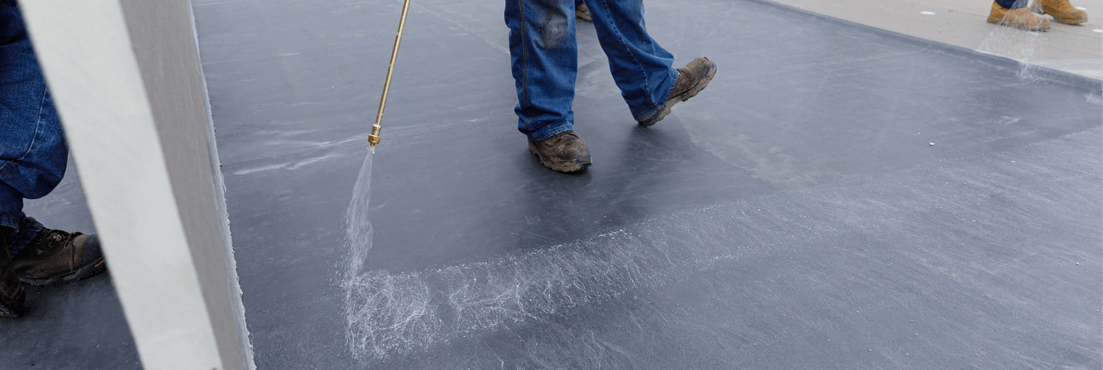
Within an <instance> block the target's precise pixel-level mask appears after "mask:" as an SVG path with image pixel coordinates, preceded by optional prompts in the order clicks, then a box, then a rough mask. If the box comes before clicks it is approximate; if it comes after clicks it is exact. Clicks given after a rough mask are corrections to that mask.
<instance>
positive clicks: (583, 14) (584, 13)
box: [574, 4, 594, 23]
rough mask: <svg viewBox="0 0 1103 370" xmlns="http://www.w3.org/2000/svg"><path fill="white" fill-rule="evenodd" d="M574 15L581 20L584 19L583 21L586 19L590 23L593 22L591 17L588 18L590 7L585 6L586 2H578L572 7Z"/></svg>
mask: <svg viewBox="0 0 1103 370" xmlns="http://www.w3.org/2000/svg"><path fill="white" fill-rule="evenodd" d="M574 16H575V17H578V19H581V20H584V21H587V22H590V23H593V22H594V21H593V20H592V19H590V8H587V7H586V4H578V5H577V6H575V7H574Z"/></svg>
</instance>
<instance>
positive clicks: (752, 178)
mask: <svg viewBox="0 0 1103 370" xmlns="http://www.w3.org/2000/svg"><path fill="white" fill-rule="evenodd" d="M193 5H194V11H195V15H196V19H197V23H198V30H199V37H200V49H201V52H202V58H203V67H204V71H205V73H206V75H207V79H208V86H209V88H210V96H211V103H212V110H213V113H214V119H215V124H216V127H217V129H218V131H217V133H218V143H219V151H220V156H221V158H222V161H223V164H224V166H223V172H224V174H225V176H226V185H227V198H228V199H227V200H228V205H229V211H230V219H231V230H232V232H233V240H234V247H235V251H236V256H237V258H238V269H239V270H238V273H239V275H240V278H241V285H242V289H243V291H244V303H245V306H246V316H247V318H248V324H249V329H250V331H251V333H252V336H253V344H254V346H255V351H256V357H257V363H258V366H259V367H260V368H265V369H269V368H271V369H308V368H318V369H345V368H387V369H392V368H410V369H423V368H439V369H455V368H499V367H500V368H578V369H590V368H654V369H668V368H848V369H849V368H871V369H880V368H986V369H1007V368H1059V367H1068V368H1099V367H1100V366H1101V365H1103V360H1101V356H1100V353H1101V352H1103V334H1101V332H1100V327H1103V322H1101V321H1103V320H1101V317H1103V314H1101V313H1100V306H1101V304H1103V274H1101V271H1103V266H1101V260H1103V248H1101V245H1103V231H1101V229H1103V189H1101V184H1103V174H1101V172H1103V171H1101V168H1103V160H1101V159H1103V144H1101V138H1103V132H1101V128H1100V126H1101V125H1103V107H1101V103H1100V100H1101V99H1100V90H1101V88H1100V82H1099V81H1098V80H1086V79H1083V78H1079V77H1075V76H1068V75H1064V74H1061V73H1058V72H1052V71H1049V70H1045V69H1039V68H1036V67H1031V66H1021V65H1019V64H1018V63H1016V62H1014V61H1010V60H1005V59H1000V58H996V57H992V56H988V55H983V54H979V53H975V52H972V51H968V50H962V49H957V48H953V47H948V46H945V45H941V44H934V43H930V42H926V41H921V40H914V39H911V38H908V37H905V36H900V35H895V34H890V33H887V32H883V31H878V30H874V29H870V28H867V27H863V26H857V25H853V24H848V23H844V22H840V21H836V20H832V19H827V18H823V17H820V16H816V15H811V14H806V13H803V12H800V11H795V10H792V9H789V8H785V7H781V6H777V5H773V4H771V3H763V2H757V1H718V0H713V1H709V0H706V1H692V2H690V1H664V0H654V1H651V0H649V1H648V2H647V14H648V19H647V21H648V27H649V30H650V31H651V32H652V34H653V36H654V37H655V38H656V39H657V40H658V41H659V42H660V43H662V45H663V46H664V47H666V48H667V49H669V50H670V51H671V52H673V53H674V54H675V55H676V56H677V63H678V64H683V63H685V62H688V61H689V60H690V59H692V58H694V57H697V56H708V57H709V58H710V59H712V60H713V61H715V62H716V63H717V64H718V66H719V72H718V74H717V76H716V79H715V80H713V81H712V83H711V84H710V85H709V88H708V89H706V90H705V91H704V92H702V93H701V94H700V95H698V96H697V97H695V98H693V99H692V100H690V101H688V102H686V103H682V104H679V105H678V106H677V107H675V109H674V113H673V114H672V115H670V116H668V117H667V118H666V119H665V120H664V121H663V122H660V123H659V124H658V125H656V126H653V127H651V128H647V129H643V128H638V127H636V126H635V123H634V122H633V121H632V118H631V116H630V114H629V113H628V109H627V107H626V106H625V105H624V103H623V101H622V100H621V98H620V96H619V92H618V91H617V89H616V87H615V85H614V84H613V81H612V78H611V77H610V76H609V72H608V65H607V61H606V59H605V57H604V54H602V52H601V50H600V47H599V46H598V44H597V40H596V38H595V36H594V33H593V27H592V26H591V25H589V24H580V25H578V30H579V32H578V33H579V36H578V38H579V48H580V50H579V61H580V62H579V77H578V83H577V96H576V100H575V114H576V120H577V126H576V130H577V132H578V133H579V135H581V137H582V138H583V139H585V140H586V142H587V143H588V144H589V146H590V149H591V152H592V153H593V156H594V161H595V164H594V166H592V167H591V168H590V169H589V170H588V171H587V172H585V173H583V174H579V175H572V176H568V175H561V174H557V173H553V172H551V171H549V170H547V169H544V168H543V167H542V166H540V165H539V163H538V162H537V160H536V159H535V157H533V156H532V155H531V154H529V153H528V152H527V150H526V147H525V142H524V137H523V136H522V135H521V134H519V133H517V132H516V131H515V128H514V127H515V125H516V123H515V122H516V118H515V116H514V115H513V113H512V107H513V105H514V104H515V103H516V100H515V95H514V90H513V80H512V78H511V77H510V75H509V57H508V53H507V49H506V35H507V33H508V30H507V29H506V27H505V25H504V24H503V21H502V14H501V11H502V4H501V3H496V2H475V1H467V2H459V1H441V0H425V1H418V0H415V1H414V5H413V6H412V8H411V10H410V15H409V20H408V23H407V32H406V34H405V36H404V38H403V49H402V51H401V53H400V55H399V60H398V66H397V67H396V75H395V78H394V82H393V85H392V90H391V96H390V100H389V103H388V110H387V114H386V116H385V119H384V123H383V127H384V128H383V133H382V139H383V140H382V144H381V145H380V146H379V148H378V149H377V153H376V154H375V156H374V161H375V163H374V166H375V168H374V177H373V179H372V185H373V191H372V220H373V226H374V229H375V239H374V249H372V250H371V252H370V253H369V256H368V260H367V261H365V263H366V264H367V266H368V268H369V269H370V272H368V273H366V274H365V275H364V276H362V277H361V279H360V281H361V282H364V283H365V284H362V285H359V286H357V287H356V288H355V290H354V291H353V292H354V293H355V294H354V296H355V297H357V299H355V300H352V301H351V306H349V307H346V304H347V302H346V300H345V294H346V292H345V291H344V290H343V289H341V288H340V283H341V280H342V279H343V276H344V275H343V273H344V271H343V270H341V268H340V267H339V266H340V265H341V262H342V261H343V259H344V258H345V257H346V253H347V251H346V250H345V248H344V246H343V244H342V234H343V232H344V225H343V222H342V217H343V215H344V211H345V208H346V207H347V206H348V202H349V199H350V196H351V192H352V186H353V182H354V181H355V179H356V176H357V171H358V170H359V169H360V165H361V162H362V161H363V159H364V156H365V150H366V146H367V141H366V139H367V130H368V127H369V126H370V124H371V121H372V119H373V118H374V113H375V106H376V104H377V102H378V96H379V91H380V90H381V87H382V86H381V84H382V79H383V74H384V71H385V68H386V63H387V60H388V58H389V52H390V46H391V43H392V42H393V36H394V29H395V27H396V25H397V18H398V12H399V8H400V6H401V2H398V1H393V2H385V3H384V2H380V1H363V2H337V1H311V2H301V1H300V2H296V1H288V0H273V1H269V2H264V3H259V2H248V1H220V0H194V1H193ZM994 32H998V31H994ZM1027 46H1029V47H1034V46H1032V45H1027ZM1024 47H1026V46H1024ZM930 143H935V144H936V145H934V146H931V145H930ZM70 184H71V185H69V187H68V188H67V189H71V190H69V191H66V192H63V193H62V194H60V195H59V196H55V197H54V198H55V199H58V198H60V199H61V200H54V201H46V202H45V203H35V204H33V205H32V206H31V208H32V209H33V212H32V214H36V215H37V214H42V215H43V216H42V218H47V217H52V218H53V220H54V221H53V222H54V223H55V224H57V225H63V224H64V225H66V226H65V227H70V226H69V225H72V227H74V228H85V229H90V226H89V223H88V222H87V214H86V212H85V213H80V212H84V211H79V212H76V213H73V212H70V211H69V210H71V209H75V208H79V207H81V206H82V201H79V200H80V198H79V188H77V187H76V185H75V182H70ZM63 188H64V187H63ZM40 291H41V292H42V294H41V295H33V296H32V299H33V300H34V302H35V305H36V307H37V308H38V311H36V313H34V314H32V316H31V317H28V318H27V319H26V320H22V321H18V322H13V321H7V322H4V323H0V325H7V326H8V329H6V331H7V332H8V333H10V334H8V335H6V336H4V338H3V339H0V341H3V344H4V346H5V347H4V348H8V349H7V350H6V351H9V353H12V352H14V353H16V354H17V355H16V356H5V357H4V359H0V367H2V368H28V367H29V365H27V363H29V362H27V361H24V362H17V361H23V360H27V359H30V360H31V361H39V362H37V364H38V365H36V366H42V365H41V364H43V363H48V364H49V366H48V368H74V367H76V366H77V364H90V363H91V364H103V366H102V367H104V368H127V366H124V365H125V364H132V363H133V361H134V359H135V355H134V351H133V349H132V344H130V342H129V336H128V334H127V331H126V328H125V323H124V322H123V321H122V317H121V313H120V312H118V309H117V308H116V307H118V306H117V304H116V303H115V302H117V301H115V300H114V298H112V297H113V296H112V293H111V289H110V283H109V280H107V279H106V277H97V278H94V279H91V280H89V281H87V282H83V283H80V285H75V286H69V287H65V288H51V289H44V290H40ZM37 292H39V291H36V293H37ZM39 297H41V298H39ZM346 312H353V313H354V314H346ZM90 318H94V319H90ZM43 333H47V334H46V335H43ZM96 345H103V347H95V346H96ZM130 366H132V367H133V366H134V365H130Z"/></svg>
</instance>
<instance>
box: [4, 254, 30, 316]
mask: <svg viewBox="0 0 1103 370" xmlns="http://www.w3.org/2000/svg"><path fill="white" fill-rule="evenodd" d="M5 240H7V238H0V316H3V317H19V315H22V314H23V303H24V302H25V301H26V300H27V294H26V293H24V292H23V286H22V285H20V284H19V277H17V276H15V269H13V268H12V263H11V252H10V251H9V250H8V243H7V242H6V241H5Z"/></svg>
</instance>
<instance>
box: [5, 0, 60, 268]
mask: <svg viewBox="0 0 1103 370" xmlns="http://www.w3.org/2000/svg"><path fill="white" fill-rule="evenodd" d="M0 18H2V20H0V227H2V228H5V229H7V231H6V232H4V234H7V235H6V237H7V239H8V242H9V245H10V246H11V248H12V254H13V255H14V254H15V253H17V252H18V251H19V249H20V248H22V247H24V246H26V245H27V243H28V242H29V241H30V239H31V238H32V237H34V236H35V235H36V234H37V233H38V232H39V231H41V229H42V225H41V224H39V223H38V222H35V221H34V220H33V219H27V218H26V217H25V216H24V214H23V198H29V199H36V198H40V197H42V196H45V195H46V194H49V193H50V191H52V190H53V189H54V187H56V186H57V184H58V183H59V182H61V178H62V177H63V176H64V175H65V165H66V160H67V159H68V156H69V149H68V147H66V145H65V137H64V135H63V133H62V130H61V122H60V121H59V120H58V116H57V112H56V111H55V110H54V106H53V102H52V101H51V100H50V93H49V92H48V91H47V89H46V81H45V80H44V79H43V77H42V71H41V70H40V69H39V66H38V62H37V60H36V59H35V55H34V50H32V48H31V42H30V40H29V39H28V38H27V32H26V29H25V28H24V26H23V19H22V17H21V16H20V14H19V10H18V9H17V8H16V7H15V6H14V5H13V4H11V2H8V1H4V2H0Z"/></svg>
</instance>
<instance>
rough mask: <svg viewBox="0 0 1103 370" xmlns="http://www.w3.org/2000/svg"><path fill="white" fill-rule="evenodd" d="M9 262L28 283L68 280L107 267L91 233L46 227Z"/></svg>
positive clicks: (79, 277) (38, 283)
mask: <svg viewBox="0 0 1103 370" xmlns="http://www.w3.org/2000/svg"><path fill="white" fill-rule="evenodd" d="M12 266H13V267H14V269H15V273H16V274H17V275H18V276H19V279H20V280H23V282H25V283H27V284H31V285H57V284H63V283H70V282H74V281H77V280H80V279H84V278H86V277H89V276H92V275H95V274H97V273H100V272H101V271H103V270H104V269H105V268H106V267H107V266H106V263H105V262H104V259H103V251H102V250H100V239H99V238H98V237H96V236H95V235H86V234H82V233H68V232H65V231H61V230H52V229H47V228H43V229H42V231H40V232H39V233H38V235H35V237H34V239H31V242H30V243H29V244H27V246H26V247H25V248H23V250H20V251H19V253H18V254H16V255H15V257H13V258H12Z"/></svg>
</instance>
